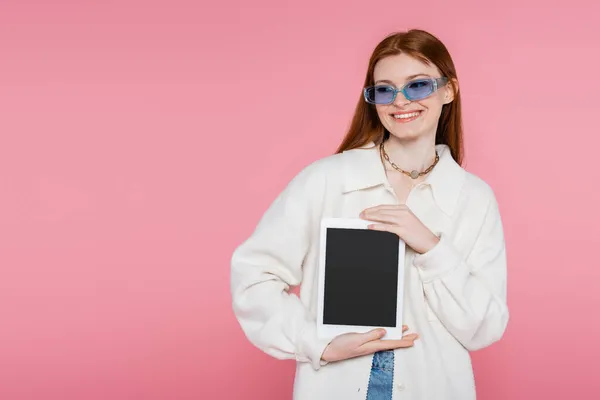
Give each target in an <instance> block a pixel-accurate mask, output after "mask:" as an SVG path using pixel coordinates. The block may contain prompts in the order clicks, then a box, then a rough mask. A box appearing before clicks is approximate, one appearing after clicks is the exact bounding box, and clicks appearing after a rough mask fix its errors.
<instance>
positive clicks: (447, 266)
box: [413, 234, 462, 282]
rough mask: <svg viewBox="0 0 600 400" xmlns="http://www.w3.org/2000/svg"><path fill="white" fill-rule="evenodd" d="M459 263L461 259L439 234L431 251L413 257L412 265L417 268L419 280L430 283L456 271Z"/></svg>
mask: <svg viewBox="0 0 600 400" xmlns="http://www.w3.org/2000/svg"><path fill="white" fill-rule="evenodd" d="M461 261H462V258H461V256H460V254H459V253H458V251H457V250H456V249H455V248H454V246H453V245H452V243H451V242H450V239H449V238H448V237H447V236H446V235H445V234H441V235H440V240H439V241H438V243H437V244H436V245H435V246H434V247H433V248H432V249H431V250H429V251H428V252H426V253H423V254H417V255H416V256H415V258H414V260H413V264H414V265H415V267H417V268H418V270H419V274H420V275H421V280H422V281H423V282H430V281H432V280H434V279H436V278H439V277H441V276H443V275H445V274H447V273H448V272H450V271H452V270H454V269H456V268H457V267H458V266H459V265H460V263H461Z"/></svg>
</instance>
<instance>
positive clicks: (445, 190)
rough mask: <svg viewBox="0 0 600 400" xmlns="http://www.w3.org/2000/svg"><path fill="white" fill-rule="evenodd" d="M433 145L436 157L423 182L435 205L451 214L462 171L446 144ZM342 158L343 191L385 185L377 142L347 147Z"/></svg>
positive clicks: (459, 187)
mask: <svg viewBox="0 0 600 400" xmlns="http://www.w3.org/2000/svg"><path fill="white" fill-rule="evenodd" d="M435 147H436V150H437V152H438V154H439V156H440V160H439V162H438V164H437V165H436V166H435V168H434V169H433V170H432V171H431V173H430V174H429V175H428V176H427V177H426V179H425V181H424V184H426V185H428V186H430V187H431V190H432V192H433V197H434V200H435V202H436V204H437V206H438V207H439V208H440V209H441V210H442V211H443V212H444V213H445V214H447V215H452V214H453V213H454V209H455V208H456V204H457V202H458V197H459V195H460V191H461V188H462V185H463V183H464V181H465V179H466V171H465V170H464V169H463V168H462V167H461V166H460V165H458V164H457V163H456V161H454V159H453V158H452V154H451V153H450V149H449V148H448V146H446V145H442V144H439V145H436V146H435ZM344 158H345V160H344V184H343V189H342V191H343V193H349V192H352V191H356V190H363V189H368V188H372V187H375V186H380V185H384V186H388V185H389V181H388V179H387V176H386V173H385V168H384V166H383V164H382V163H381V158H380V155H379V146H377V145H376V144H375V143H373V142H369V143H367V144H366V145H365V146H363V147H360V148H357V149H352V150H347V151H345V152H344Z"/></svg>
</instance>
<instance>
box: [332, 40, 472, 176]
mask: <svg viewBox="0 0 600 400" xmlns="http://www.w3.org/2000/svg"><path fill="white" fill-rule="evenodd" d="M400 53H405V54H407V55H409V56H411V57H414V58H416V59H418V60H420V61H422V62H424V63H425V64H428V65H431V64H432V63H433V64H434V65H435V66H436V67H437V68H438V69H439V70H440V72H441V74H442V76H445V77H447V78H448V82H449V84H450V85H452V89H453V90H454V100H453V101H452V102H451V103H449V104H445V105H444V106H443V108H442V114H441V115H440V119H439V122H438V127H437V132H436V135H435V143H436V144H445V145H448V147H449V148H450V152H451V154H452V157H453V158H454V160H455V161H456V162H457V163H458V164H459V165H460V164H462V157H463V138H462V137H463V129H462V115H461V101H460V93H459V91H458V87H457V86H456V85H455V82H457V81H458V80H457V78H458V77H457V74H456V68H455V67H454V62H453V61H452V57H451V56H450V53H449V52H448V50H447V49H446V46H445V45H444V44H443V43H442V42H441V41H440V40H439V39H438V38H436V37H435V36H433V35H432V34H430V33H428V32H426V31H423V30H419V29H412V30H409V31H407V32H397V33H393V34H391V35H388V36H387V37H386V38H384V39H383V40H382V41H381V42H380V43H379V44H378V45H377V46H376V47H375V49H374V50H373V54H372V55H371V58H370V60H369V66H368V69H367V76H366V77H365V82H364V87H367V86H371V85H373V83H374V81H373V70H374V69H375V65H376V64H377V62H379V60H381V59H383V58H385V57H389V56H394V55H397V54H400ZM388 135H389V132H387V130H386V129H385V128H384V126H383V125H382V124H381V121H380V120H379V117H378V115H377V111H376V109H375V106H374V105H372V104H369V103H367V102H365V101H364V98H363V95H362V92H361V96H360V99H359V101H358V104H357V105H356V109H355V111H354V117H353V118H352V123H351V124H350V128H349V129H348V132H347V133H346V136H345V137H344V139H343V141H342V143H341V144H340V145H339V147H338V149H337V151H336V153H341V152H342V151H344V150H350V149H354V148H357V147H362V146H364V145H365V144H367V143H368V142H371V141H372V142H374V143H376V144H379V143H381V142H382V141H383V140H385V139H386V138H387V137H388Z"/></svg>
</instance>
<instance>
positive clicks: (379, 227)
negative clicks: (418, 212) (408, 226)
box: [368, 224, 401, 236]
mask: <svg viewBox="0 0 600 400" xmlns="http://www.w3.org/2000/svg"><path fill="white" fill-rule="evenodd" d="M368 228H369V229H372V230H374V231H381V232H391V233H395V234H396V235H398V236H401V234H400V231H399V229H398V225H390V224H371V225H369V226H368Z"/></svg>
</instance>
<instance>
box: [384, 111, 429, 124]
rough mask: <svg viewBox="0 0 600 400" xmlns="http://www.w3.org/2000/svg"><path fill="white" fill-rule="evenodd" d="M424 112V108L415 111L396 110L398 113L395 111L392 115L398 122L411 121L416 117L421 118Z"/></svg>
mask: <svg viewBox="0 0 600 400" xmlns="http://www.w3.org/2000/svg"><path fill="white" fill-rule="evenodd" d="M422 113H423V111H422V110H415V111H402V112H396V113H393V114H390V115H391V116H392V118H393V119H394V121H396V122H410V121H414V120H415V119H417V118H419V117H420V116H421V114H422Z"/></svg>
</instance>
